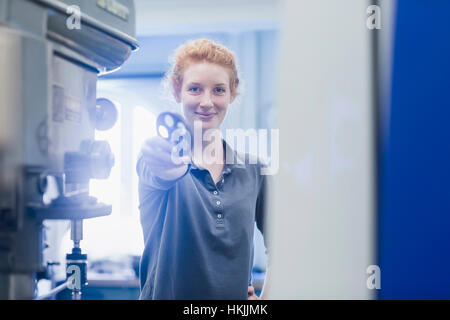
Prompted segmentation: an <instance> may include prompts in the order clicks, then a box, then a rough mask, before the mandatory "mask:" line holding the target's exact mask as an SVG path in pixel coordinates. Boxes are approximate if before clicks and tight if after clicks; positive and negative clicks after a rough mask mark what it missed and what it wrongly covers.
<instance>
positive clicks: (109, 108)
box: [94, 98, 118, 131]
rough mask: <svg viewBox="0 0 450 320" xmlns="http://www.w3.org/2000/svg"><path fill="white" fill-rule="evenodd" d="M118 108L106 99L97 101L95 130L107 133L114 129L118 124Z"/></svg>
mask: <svg viewBox="0 0 450 320" xmlns="http://www.w3.org/2000/svg"><path fill="white" fill-rule="evenodd" d="M117 117H118V112H117V106H116V105H115V104H114V102H112V101H111V100H108V99H106V98H99V99H97V105H96V107H95V117H94V119H95V120H94V121H95V129H97V130H99V131H106V130H109V129H111V128H112V127H114V125H115V124H116V122H117Z"/></svg>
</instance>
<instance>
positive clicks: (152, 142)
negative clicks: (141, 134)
mask: <svg viewBox="0 0 450 320" xmlns="http://www.w3.org/2000/svg"><path fill="white" fill-rule="evenodd" d="M173 146H174V144H173V143H171V142H170V141H167V140H165V139H163V138H161V137H159V136H156V137H153V138H150V139H148V140H146V141H145V142H144V145H143V147H142V148H143V149H150V150H155V151H158V150H159V151H162V152H171V150H172V148H173Z"/></svg>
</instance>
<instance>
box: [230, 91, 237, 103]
mask: <svg viewBox="0 0 450 320" xmlns="http://www.w3.org/2000/svg"><path fill="white" fill-rule="evenodd" d="M236 97H237V93H233V94H231V97H230V104H232V103H233V102H234V100H235V99H236Z"/></svg>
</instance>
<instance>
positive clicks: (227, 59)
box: [168, 39, 239, 97]
mask: <svg viewBox="0 0 450 320" xmlns="http://www.w3.org/2000/svg"><path fill="white" fill-rule="evenodd" d="M202 62H208V63H213V64H217V65H220V66H222V67H224V68H226V69H227V70H228V71H229V75H230V90H231V96H232V97H235V96H237V88H238V86H239V77H238V71H237V66H236V58H235V56H234V53H233V52H232V51H231V50H229V49H228V48H226V47H225V46H223V45H220V44H218V43H215V42H213V41H211V40H208V39H198V40H194V41H191V42H188V43H186V44H184V45H182V46H181V47H179V48H178V49H177V51H176V53H175V56H174V61H173V67H172V69H171V71H170V73H169V75H168V80H169V83H170V85H171V87H172V90H173V94H174V96H175V97H177V96H179V95H180V91H181V86H182V84H183V74H184V71H186V69H187V68H188V67H189V66H190V65H191V64H193V63H202Z"/></svg>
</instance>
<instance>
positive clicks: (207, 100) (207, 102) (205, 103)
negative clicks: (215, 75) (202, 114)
mask: <svg viewBox="0 0 450 320" xmlns="http://www.w3.org/2000/svg"><path fill="white" fill-rule="evenodd" d="M213 106H214V103H213V101H212V97H211V93H209V92H207V91H206V92H205V94H204V95H203V97H202V100H201V101H200V107H201V108H212V107H213Z"/></svg>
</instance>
